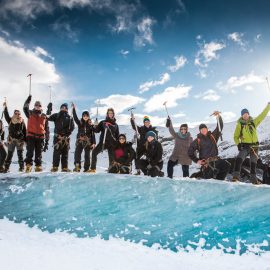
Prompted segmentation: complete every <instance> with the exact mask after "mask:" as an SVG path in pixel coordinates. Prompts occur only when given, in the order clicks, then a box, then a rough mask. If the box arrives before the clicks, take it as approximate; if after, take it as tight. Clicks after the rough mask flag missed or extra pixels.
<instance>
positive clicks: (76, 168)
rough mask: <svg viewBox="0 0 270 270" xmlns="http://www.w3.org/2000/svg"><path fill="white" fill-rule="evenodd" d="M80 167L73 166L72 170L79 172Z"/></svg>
mask: <svg viewBox="0 0 270 270" xmlns="http://www.w3.org/2000/svg"><path fill="white" fill-rule="evenodd" d="M80 171H81V168H80V166H75V168H74V169H73V172H80Z"/></svg>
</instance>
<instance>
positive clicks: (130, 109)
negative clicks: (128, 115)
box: [128, 107, 136, 112]
mask: <svg viewBox="0 0 270 270" xmlns="http://www.w3.org/2000/svg"><path fill="white" fill-rule="evenodd" d="M135 109H136V107H131V108H129V109H128V111H129V112H130V111H131V112H132V111H133V110H135Z"/></svg>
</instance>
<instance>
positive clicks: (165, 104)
mask: <svg viewBox="0 0 270 270" xmlns="http://www.w3.org/2000/svg"><path fill="white" fill-rule="evenodd" d="M167 102H168V101H165V102H164V103H163V105H164V106H165V110H166V112H167V116H168V117H169V112H168V108H167Z"/></svg>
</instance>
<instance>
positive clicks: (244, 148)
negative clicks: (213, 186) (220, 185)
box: [232, 103, 270, 184]
mask: <svg viewBox="0 0 270 270" xmlns="http://www.w3.org/2000/svg"><path fill="white" fill-rule="evenodd" d="M269 111H270V103H268V105H267V106H266V107H265V109H264V110H263V111H262V113H261V114H260V115H258V116H257V117H256V118H254V119H253V118H252V117H251V116H250V115H249V111H248V110H247V109H243V110H242V111H241V117H240V118H239V120H238V121H237V125H236V128H235V132H234V142H235V144H236V145H237V148H238V150H239V153H238V156H237V157H236V161H235V167H234V173H233V179H232V181H233V182H237V181H239V179H240V172H241V167H242V163H243V161H244V160H245V158H246V157H247V156H250V180H251V182H252V183H253V184H259V183H260V182H259V181H258V179H257V176H256V167H257V161H258V159H259V156H258V148H259V141H258V134H257V127H258V126H259V125H260V123H261V122H262V121H263V120H264V118H265V117H266V116H267V114H268V112H269Z"/></svg>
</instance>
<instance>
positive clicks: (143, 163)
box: [138, 159, 164, 177]
mask: <svg viewBox="0 0 270 270" xmlns="http://www.w3.org/2000/svg"><path fill="white" fill-rule="evenodd" d="M149 164H150V163H149V161H148V160H146V159H140V160H138V166H139V169H141V170H142V172H143V173H144V175H148V176H151V177H156V176H164V173H163V172H162V171H161V170H162V168H163V161H162V162H160V163H159V164H158V165H156V166H154V167H152V168H151V169H148V168H147V166H148V165H149Z"/></svg>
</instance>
